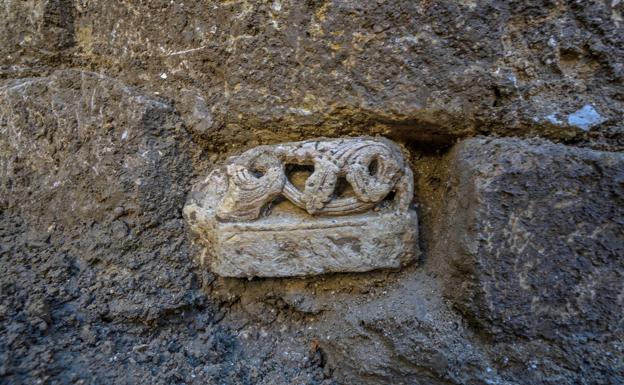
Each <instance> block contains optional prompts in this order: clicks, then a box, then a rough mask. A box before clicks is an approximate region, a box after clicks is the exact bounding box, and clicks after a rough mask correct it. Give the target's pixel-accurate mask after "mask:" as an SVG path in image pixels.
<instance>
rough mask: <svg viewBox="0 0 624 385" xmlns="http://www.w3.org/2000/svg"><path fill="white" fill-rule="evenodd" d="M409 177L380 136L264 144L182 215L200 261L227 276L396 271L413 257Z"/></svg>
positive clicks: (214, 175) (239, 159)
mask: <svg viewBox="0 0 624 385" xmlns="http://www.w3.org/2000/svg"><path fill="white" fill-rule="evenodd" d="M412 197H413V176H412V171H411V170H410V168H409V166H408V165H407V163H406V161H405V159H404V158H403V155H402V153H401V150H400V149H399V148H398V146H397V145H395V144H394V143H392V142H390V141H388V140H386V139H378V138H367V137H360V138H350V139H335V140H332V139H315V140H309V141H303V142H294V143H284V144H278V145H272V146H259V147H256V148H253V149H251V150H249V151H246V152H245V153H243V154H241V155H240V156H235V157H231V158H230V159H229V160H228V162H227V164H226V165H223V166H222V167H219V168H217V169H216V170H213V171H212V172H211V173H210V174H209V175H208V177H207V178H205V180H203V181H202V182H200V183H198V184H197V185H196V186H195V188H194V189H193V192H192V193H191V196H190V198H189V201H188V202H187V205H186V206H185V208H184V215H185V218H186V219H187V221H188V223H189V224H190V226H191V229H192V230H193V232H194V233H195V234H196V235H197V237H196V240H197V241H198V243H199V244H200V245H202V246H203V250H202V254H201V258H200V259H201V262H202V263H204V264H208V265H209V266H210V268H211V270H213V271H214V272H215V273H217V274H219V275H222V276H229V277H254V276H259V277H285V276H301V275H314V274H322V273H329V272H363V271H369V270H374V269H379V268H398V267H401V266H402V265H404V264H406V263H408V262H410V261H412V260H413V259H414V258H415V256H416V255H417V247H416V239H417V233H418V228H417V218H416V213H415V212H414V211H413V210H410V209H409V206H410V203H411V200H412Z"/></svg>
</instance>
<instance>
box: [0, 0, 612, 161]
mask: <svg viewBox="0 0 624 385" xmlns="http://www.w3.org/2000/svg"><path fill="white" fill-rule="evenodd" d="M8 3H9V4H10V6H9V8H11V7H14V4H21V5H20V6H21V7H24V8H25V7H30V8H35V9H38V8H41V7H42V6H43V5H42V4H44V3H45V4H48V3H49V4H55V3H58V2H55V1H46V2H44V1H32V2H19V3H18V2H14V1H9V2H8ZM60 3H62V4H65V3H67V2H65V1H63V2H60ZM72 5H73V10H72V13H71V14H72V15H73V18H74V19H73V25H74V28H73V34H74V36H73V38H74V40H75V50H74V51H75V55H74V56H73V63H74V64H75V65H80V66H83V67H86V68H94V67H96V68H98V70H99V71H102V72H106V73H108V74H109V75H115V76H119V77H121V78H123V79H124V81H126V82H128V83H131V84H137V85H149V86H150V87H151V88H152V89H154V90H158V91H160V92H161V93H162V94H163V95H168V97H171V98H173V99H175V101H176V107H177V108H178V110H179V111H180V112H181V114H182V115H183V118H184V119H185V121H186V123H187V124H188V125H189V127H190V128H191V129H193V131H194V132H195V133H197V134H198V135H200V136H202V137H203V138H205V139H207V142H206V143H209V144H210V145H211V146H214V148H215V149H216V150H218V151H222V150H223V149H224V147H231V146H240V145H245V144H249V145H254V144H255V142H257V141H258V140H259V139H260V137H262V138H263V139H264V140H266V141H267V142H279V141H285V139H287V140H302V139H307V138H310V137H315V136H321V135H327V136H340V135H344V134H349V133H351V132H353V131H355V132H357V133H359V134H362V135H366V134H370V133H375V134H380V135H384V136H388V137H391V138H401V137H410V138H412V139H417V140H421V141H436V142H445V143H449V142H452V140H453V139H454V138H455V137H457V136H465V135H474V134H475V133H492V132H495V133H502V134H506V135H508V134H511V135H520V136H522V135H540V136H549V137H553V138H558V139H570V138H575V139H576V140H586V139H587V138H591V139H592V140H591V141H586V142H585V143H586V144H591V145H594V146H598V145H604V146H607V145H609V146H613V145H616V146H619V148H622V146H624V140H623V139H622V137H623V135H622V133H623V132H624V127H623V126H622V121H621V119H620V116H621V114H620V111H622V109H624V106H623V105H622V97H621V95H622V92H623V91H622V80H623V76H624V66H623V65H622V60H621V58H622V55H623V51H622V43H623V39H624V33H622V31H623V28H624V23H623V22H622V21H621V20H622V14H624V8H623V7H624V5H623V3H622V2H617V1H606V2H600V1H580V2H575V1H564V0H554V1H553V0H528V1H527V0H523V1H517V0H514V1H506V0H505V1H503V0H488V1H461V2H458V1H450V0H447V1H414V2H391V1H381V2H380V1H375V0H366V1H308V2H301V1H290V0H288V1H287V0H276V1H272V2H253V1H251V2H249V1H226V2H223V1H206V2H201V3H197V2H184V3H180V2H173V3H172V2H170V1H150V2H135V1H123V0H117V1H88V2H86V1H81V2H74V3H73V4H72ZM67 8H68V9H71V8H72V7H71V6H68V7H67ZM30 11H31V12H32V9H30ZM12 14H15V13H14V12H13V13H12ZM19 15H20V16H19V17H18V16H15V17H13V16H11V19H10V20H11V21H12V22H11V23H10V24H11V27H10V28H8V30H7V32H6V34H7V36H8V37H7V39H9V38H10V39H13V37H12V36H15V34H14V33H11V31H12V30H13V29H14V28H15V26H16V25H19V26H22V25H28V23H29V20H28V18H27V17H26V16H25V15H28V13H26V12H24V14H19ZM13 20H15V21H14V22H13ZM46 36H47V35H46ZM2 59H3V58H2V57H0V61H2ZM589 108H591V109H593V110H594V111H595V114H597V115H596V116H597V118H596V119H593V118H589V119H588V118H582V119H577V118H576V117H577V116H578V114H579V112H582V111H585V110H587V109H589ZM592 115H593V114H592ZM585 116H587V115H585ZM269 127H270V129H269ZM301 134H304V135H301ZM248 142H251V143H248ZM265 143H266V142H265Z"/></svg>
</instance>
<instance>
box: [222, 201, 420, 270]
mask: <svg viewBox="0 0 624 385" xmlns="http://www.w3.org/2000/svg"><path fill="white" fill-rule="evenodd" d="M215 227H216V228H215V242H214V245H213V246H214V254H215V256H216V258H212V259H211V261H210V265H211V269H212V271H214V272H215V273H217V274H219V275H221V276H226V277H252V276H255V277H287V276H306V275H316V274H322V273H332V272H363V271H370V270H375V269H381V268H399V267H401V266H402V265H405V264H407V263H408V262H410V261H412V260H414V259H415V257H416V256H417V254H418V253H417V246H416V245H417V238H418V222H417V218H416V213H415V212H412V211H409V212H407V213H401V212H386V213H374V212H372V213H367V214H364V215H353V216H347V217H323V218H311V219H308V220H306V221H305V222H300V221H299V220H297V221H295V220H293V221H292V222H288V221H284V219H283V218H281V219H277V220H276V219H273V220H272V218H271V217H268V218H265V219H261V220H258V221H255V222H245V223H232V222H227V223H223V222H217V223H216V226H215Z"/></svg>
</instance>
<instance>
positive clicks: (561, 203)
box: [432, 139, 624, 383]
mask: <svg viewBox="0 0 624 385" xmlns="http://www.w3.org/2000/svg"><path fill="white" fill-rule="evenodd" d="M449 159H450V170H449V171H450V175H451V176H452V177H451V178H450V179H449V187H450V188H449V193H448V197H447V198H448V201H447V210H446V216H445V218H444V219H443V220H442V221H441V222H440V223H439V224H438V225H437V228H436V229H435V230H434V231H435V233H436V234H437V237H438V245H437V246H436V247H437V248H436V250H435V251H434V255H433V257H432V258H433V259H434V260H436V261H435V262H436V263H439V262H445V263H443V264H440V267H441V269H440V271H441V272H442V275H447V277H446V278H447V281H446V283H445V284H444V285H445V295H446V296H447V297H448V298H450V299H451V300H452V301H453V305H454V307H455V308H457V309H459V310H460V312H461V313H462V315H464V316H465V317H466V318H467V319H469V320H471V322H472V323H473V324H474V325H475V326H478V329H479V330H480V331H481V332H482V333H484V334H488V335H490V336H491V337H492V338H494V339H495V340H496V341H500V342H511V343H517V342H518V341H531V342H532V343H534V344H540V343H541V344H544V343H545V342H546V341H549V343H551V344H552V345H551V346H550V347H549V348H547V349H544V350H542V351H541V352H539V353H537V352H536V353H535V354H536V358H535V359H536V360H538V361H539V365H545V366H549V367H550V369H548V368H546V367H544V369H543V370H546V371H547V372H548V371H549V370H550V371H555V368H556V365H558V368H556V370H558V371H560V372H562V373H563V372H567V369H565V368H566V367H570V368H582V370H583V371H584V373H585V374H589V373H592V374H598V373H600V376H599V377H596V378H595V380H596V382H592V383H613V382H608V379H611V380H613V379H614V378H618V377H617V375H616V376H615V377H613V375H614V374H615V373H618V372H619V373H620V376H619V378H620V379H621V378H622V377H621V373H622V371H623V370H624V367H623V366H622V360H621V357H622V356H623V354H624V351H623V350H622V347H623V345H622V336H623V335H624V324H623V323H622V314H624V296H622V293H624V279H623V277H624V258H622V256H624V154H622V153H610V152H599V151H591V150H587V149H579V148H574V147H569V146H565V145H560V144H554V143H551V142H548V141H544V140H533V141H530V142H527V141H522V140H518V139H470V140H466V141H464V142H463V143H461V144H459V145H458V146H457V147H456V148H455V149H454V150H453V151H452V152H451V154H450V158H449ZM514 341H516V342H514ZM592 346H593V347H592ZM597 346H600V348H597ZM514 349H515V348H514ZM563 352H566V353H563ZM506 354H508V353H506ZM618 357H619V358H618ZM536 362H537V361H536ZM554 362H558V364H556V365H555V364H554ZM535 365H538V363H536V364H535ZM579 370H580V369H579ZM579 373H580V372H579ZM536 375H537V374H536ZM535 381H537V377H536V378H533V379H532V380H531V381H527V383H535ZM601 381H602V382H601ZM615 383H618V381H615Z"/></svg>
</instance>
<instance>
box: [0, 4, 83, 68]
mask: <svg viewBox="0 0 624 385" xmlns="http://www.w3.org/2000/svg"><path fill="white" fill-rule="evenodd" d="M74 12H75V11H74V7H73V3H72V2H71V1H69V0H29V1H20V0H17V1H16V0H6V1H3V2H2V4H1V5H0V20H2V23H0V64H15V63H19V64H30V65H37V64H40V63H41V62H42V61H43V62H45V61H50V60H52V59H54V58H55V57H56V56H58V55H59V53H60V52H62V51H63V50H66V49H68V48H70V47H71V46H73V44H74Z"/></svg>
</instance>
